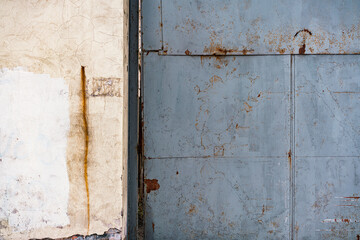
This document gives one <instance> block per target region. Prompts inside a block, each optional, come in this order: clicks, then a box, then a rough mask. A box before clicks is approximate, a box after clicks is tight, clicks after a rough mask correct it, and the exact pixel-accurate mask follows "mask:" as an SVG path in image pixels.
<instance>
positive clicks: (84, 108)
mask: <svg viewBox="0 0 360 240" xmlns="http://www.w3.org/2000/svg"><path fill="white" fill-rule="evenodd" d="M81 93H82V118H83V124H84V126H83V127H84V135H85V137H84V145H85V151H84V180H85V188H86V205H87V234H89V230H90V193H89V181H88V153H89V126H88V122H87V104H86V75H85V67H84V66H81Z"/></svg>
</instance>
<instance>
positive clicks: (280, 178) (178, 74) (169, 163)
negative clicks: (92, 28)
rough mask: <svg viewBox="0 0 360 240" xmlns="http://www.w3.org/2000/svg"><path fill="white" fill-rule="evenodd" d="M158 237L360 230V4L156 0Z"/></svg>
mask: <svg viewBox="0 0 360 240" xmlns="http://www.w3.org/2000/svg"><path fill="white" fill-rule="evenodd" d="M142 32H143V35H142V48H143V55H142V59H143V66H142V67H143V71H142V101H143V110H142V114H143V116H142V117H143V137H144V145H143V154H144V176H145V177H144V183H145V189H144V194H145V197H144V198H145V199H144V200H145V239H354V240H356V239H360V212H359V211H360V200H359V197H360V158H359V156H360V108H359V106H360V105H359V104H360V86H359V84H360V56H359V55H357V54H359V52H360V1H358V0H353V1H351V0H346V1H345V0H327V1H325V0H298V1H291V0H143V2H142Z"/></svg>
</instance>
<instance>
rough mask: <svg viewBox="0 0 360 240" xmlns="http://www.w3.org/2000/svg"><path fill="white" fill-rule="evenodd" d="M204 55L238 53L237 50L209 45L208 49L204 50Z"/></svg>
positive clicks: (218, 45)
mask: <svg viewBox="0 0 360 240" xmlns="http://www.w3.org/2000/svg"><path fill="white" fill-rule="evenodd" d="M204 52H205V53H210V54H212V55H226V54H228V53H233V52H238V49H237V48H235V49H227V48H224V47H223V46H221V45H220V44H218V43H217V44H214V43H211V44H210V46H209V47H205V48H204Z"/></svg>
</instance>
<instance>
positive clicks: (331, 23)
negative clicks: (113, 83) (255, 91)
mask: <svg viewBox="0 0 360 240" xmlns="http://www.w3.org/2000/svg"><path fill="white" fill-rule="evenodd" d="M149 2H152V1H147V0H146V1H144V4H149ZM156 8H157V6H156ZM153 11H154V10H153V9H151V8H148V7H146V6H144V13H146V14H145V15H144V16H147V12H149V14H150V13H151V14H153V13H152V12H153ZM359 12H360V1H357V0H348V1H340V0H328V1H313V0H299V1H290V0H267V1H264V0H244V1H238V0H196V1H194V0H171V1H163V3H162V18H163V19H162V24H163V38H164V39H163V41H164V49H165V51H167V54H180V55H185V54H192V55H197V54H200V55H212V54H220V55H225V54H227V55H247V54H289V53H292V54H299V53H300V54H339V53H340V54H342V53H360V14H359ZM143 23H144V24H146V25H150V24H153V26H149V29H153V30H152V31H147V34H150V35H152V34H153V33H154V32H153V31H158V30H157V29H158V28H159V27H158V25H159V23H158V21H154V22H148V18H146V21H145V20H144V21H143ZM144 37H146V38H147V36H146V34H144ZM152 40H154V39H152ZM158 41H159V39H158ZM144 42H145V43H146V41H144ZM145 49H147V50H151V49H156V48H148V47H145Z"/></svg>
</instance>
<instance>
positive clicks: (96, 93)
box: [86, 78, 122, 97]
mask: <svg viewBox="0 0 360 240" xmlns="http://www.w3.org/2000/svg"><path fill="white" fill-rule="evenodd" d="M86 88H87V89H86V91H87V95H89V96H91V97H101V96H103V97H105V96H107V97H121V96H122V94H121V91H122V90H121V79H120V78H90V79H87V83H86Z"/></svg>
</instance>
